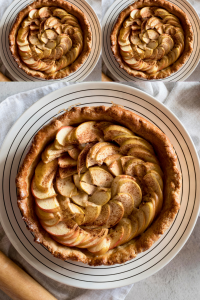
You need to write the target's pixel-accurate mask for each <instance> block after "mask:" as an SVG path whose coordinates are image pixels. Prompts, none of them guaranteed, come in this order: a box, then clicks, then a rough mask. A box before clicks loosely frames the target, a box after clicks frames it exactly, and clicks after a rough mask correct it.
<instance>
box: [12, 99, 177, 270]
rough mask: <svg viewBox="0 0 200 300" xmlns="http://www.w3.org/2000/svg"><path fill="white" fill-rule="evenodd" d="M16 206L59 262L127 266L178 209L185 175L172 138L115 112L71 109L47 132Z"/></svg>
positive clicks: (40, 136)
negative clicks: (124, 264)
mask: <svg viewBox="0 0 200 300" xmlns="http://www.w3.org/2000/svg"><path fill="white" fill-rule="evenodd" d="M16 185H17V192H18V205H19V208H20V210H21V213H22V215H23V219H24V220H25V222H26V223H27V227H28V229H29V230H31V231H32V232H33V233H34V235H35V241H36V242H37V243H41V244H42V245H44V246H45V247H46V248H47V249H48V250H49V251H50V252H51V253H52V254H53V255H54V256H56V257H58V258H61V259H63V260H66V259H72V260H75V261H82V262H83V263H88V264H90V265H95V266H96V265H101V264H104V265H111V264H116V263H124V262H126V261H128V260H130V259H133V258H134V257H136V256H137V254H138V253H140V252H142V251H145V250H147V249H149V248H150V247H151V246H152V245H153V243H154V242H155V241H156V240H158V239H159V237H160V236H161V235H162V234H163V233H164V232H165V231H166V230H167V229H168V228H169V226H170V225H171V223H172V221H173V220H174V218H175V215H176V214H177V212H178V210H179V193H180V187H181V176H180V172H179V171H178V169H177V158H176V155H175V152H174V149H173V147H172V145H171V143H170V141H169V140H168V138H167V137H166V135H165V134H164V133H163V132H162V131H161V130H159V129H158V128H157V127H156V126H154V125H153V124H151V123H150V122H148V121H147V120H145V119H144V118H142V117H140V116H138V115H136V114H134V113H132V112H130V111H128V110H125V109H124V108H122V107H119V106H116V105H113V106H111V107H105V106H100V107H83V108H77V107H75V108H72V109H71V110H69V111H66V112H65V113H64V114H62V115H61V116H59V117H58V118H57V119H54V120H53V121H52V122H51V123H50V124H48V125H46V126H45V127H43V128H42V129H41V130H40V131H39V132H38V133H37V134H36V136H35V137H34V139H33V142H32V145H31V148H30V150H29V152H28V154H27V155H26V158H25V160H24V162H23V164H22V166H21V169H20V171H19V174H18V176H17V179H16Z"/></svg>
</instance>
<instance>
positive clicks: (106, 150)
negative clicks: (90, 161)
mask: <svg viewBox="0 0 200 300" xmlns="http://www.w3.org/2000/svg"><path fill="white" fill-rule="evenodd" d="M114 154H119V147H117V146H114V145H107V146H103V147H101V148H100V149H99V151H98V152H97V154H96V157H95V160H96V161H97V163H98V164H103V162H104V160H105V159H106V157H108V156H109V155H114Z"/></svg>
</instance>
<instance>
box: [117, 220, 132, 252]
mask: <svg viewBox="0 0 200 300" xmlns="http://www.w3.org/2000/svg"><path fill="white" fill-rule="evenodd" d="M118 226H120V227H121V226H122V227H123V228H124V234H123V237H122V239H121V240H120V242H119V244H118V246H120V245H122V244H125V243H126V242H127V241H128V240H129V237H130V235H131V230H132V225H131V220H129V219H128V218H122V219H121V221H120V222H119V223H118V225H117V227H118Z"/></svg>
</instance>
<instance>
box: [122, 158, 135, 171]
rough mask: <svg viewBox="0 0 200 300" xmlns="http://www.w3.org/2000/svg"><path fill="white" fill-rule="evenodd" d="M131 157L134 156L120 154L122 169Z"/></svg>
mask: <svg viewBox="0 0 200 300" xmlns="http://www.w3.org/2000/svg"><path fill="white" fill-rule="evenodd" d="M133 158H134V157H133V156H122V157H121V158H120V160H121V163H122V168H123V170H124V167H125V164H126V163H127V162H128V161H130V160H131V159H133Z"/></svg>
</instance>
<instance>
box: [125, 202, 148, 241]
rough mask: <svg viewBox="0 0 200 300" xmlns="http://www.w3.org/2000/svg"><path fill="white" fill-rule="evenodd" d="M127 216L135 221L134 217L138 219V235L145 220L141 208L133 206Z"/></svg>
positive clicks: (143, 228) (142, 228) (142, 230)
mask: <svg viewBox="0 0 200 300" xmlns="http://www.w3.org/2000/svg"><path fill="white" fill-rule="evenodd" d="M129 218H130V219H131V221H132V222H135V218H136V219H137V221H138V231H137V235H140V234H141V233H142V232H144V230H145V223H146V220H145V214H144V212H143V210H141V209H138V208H134V209H133V211H132V214H131V215H130V216H129Z"/></svg>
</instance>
